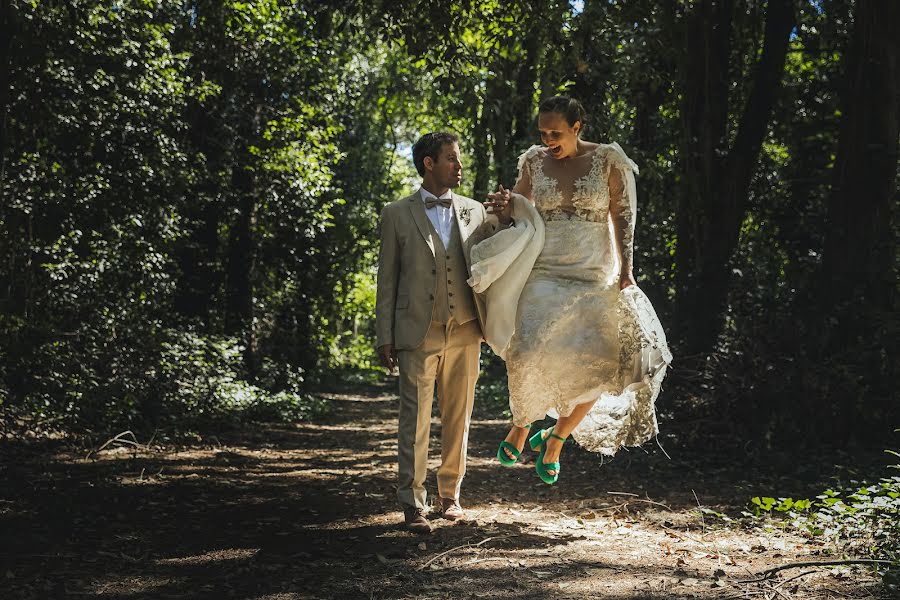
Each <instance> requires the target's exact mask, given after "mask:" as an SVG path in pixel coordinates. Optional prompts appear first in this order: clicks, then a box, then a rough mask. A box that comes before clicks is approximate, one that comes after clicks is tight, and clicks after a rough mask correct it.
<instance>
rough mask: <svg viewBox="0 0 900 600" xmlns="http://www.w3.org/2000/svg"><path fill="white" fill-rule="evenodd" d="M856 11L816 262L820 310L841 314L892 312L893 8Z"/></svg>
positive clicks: (897, 48) (898, 64) (875, 1)
mask: <svg viewBox="0 0 900 600" xmlns="http://www.w3.org/2000/svg"><path fill="white" fill-rule="evenodd" d="M855 12H856V14H855V19H854V21H855V25H854V32H853V40H852V42H851V48H850V52H849V54H848V57H847V64H848V67H847V70H846V76H847V85H846V87H845V96H844V99H843V104H844V111H843V113H844V117H843V119H842V122H841V132H840V137H839V139H838V151H837V159H836V162H835V166H834V179H833V183H832V190H831V196H830V199H829V203H828V222H827V230H826V237H825V251H824V256H823V265H822V267H823V268H822V272H823V281H822V296H823V299H824V300H825V304H826V310H825V312H831V311H838V312H847V313H848V314H853V313H856V312H858V311H859V309H860V307H862V306H863V305H864V304H865V305H866V306H868V307H871V308H872V309H875V310H878V309H883V310H886V311H889V310H891V307H892V306H893V302H892V295H893V294H894V293H895V288H896V281H897V278H896V275H895V274H894V273H893V268H894V266H893V263H894V256H895V254H894V242H893V234H892V232H893V227H892V224H891V218H892V214H891V212H892V211H891V207H892V206H893V205H895V204H896V202H897V188H896V179H895V177H896V174H897V160H898V141H897V140H898V135H900V36H898V30H897V27H898V26H900V3H898V2H884V1H881V0H859V1H858V2H857V4H856V11H855ZM848 303H852V306H844V305H847V304H848ZM843 308H846V309H847V310H846V311H843V310H842V309H843ZM848 325H849V323H848Z"/></svg>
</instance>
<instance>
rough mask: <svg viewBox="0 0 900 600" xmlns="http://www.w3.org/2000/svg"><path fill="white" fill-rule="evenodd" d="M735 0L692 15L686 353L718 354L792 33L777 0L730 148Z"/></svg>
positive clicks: (684, 237) (681, 224) (683, 312)
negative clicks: (737, 254) (753, 187)
mask: <svg viewBox="0 0 900 600" xmlns="http://www.w3.org/2000/svg"><path fill="white" fill-rule="evenodd" d="M732 10H733V7H732V5H731V2H730V0H724V1H722V2H716V1H715V0H706V1H704V2H703V3H702V4H701V5H700V7H699V8H697V9H696V11H695V13H694V14H693V15H692V16H691V17H690V19H691V23H690V24H689V27H688V31H689V34H688V35H689V40H688V61H689V62H688V77H687V80H686V89H685V111H684V113H685V114H684V118H685V134H686V137H685V142H684V146H685V149H684V152H683V154H684V175H685V185H684V189H683V191H682V193H683V196H682V198H681V205H680V206H679V211H678V246H677V250H676V267H677V276H676V282H677V286H678V306H677V310H678V319H677V323H678V324H679V326H680V327H681V328H682V331H681V338H682V340H683V341H684V348H683V351H684V352H685V353H686V354H688V355H691V354H702V353H706V352H709V351H711V350H713V348H714V347H715V343H716V339H717V337H718V335H719V333H720V331H721V327H722V322H723V317H724V313H725V308H726V303H727V298H728V290H729V284H730V280H731V267H730V261H731V257H732V254H733V253H734V250H735V248H736V247H737V244H738V240H739V235H740V227H741V223H742V222H743V220H744V216H745V213H746V206H747V198H748V195H749V189H750V180H751V177H752V175H753V172H754V170H755V169H756V164H757V161H758V157H759V151H760V147H761V145H762V141H763V139H764V137H765V135H766V129H767V125H768V122H769V118H770V116H771V112H772V107H773V105H774V103H775V98H776V96H777V93H778V89H779V87H780V82H781V78H782V74H783V71H784V62H785V57H786V55H787V45H788V41H789V37H790V32H791V30H792V29H793V27H794V22H795V20H794V12H793V5H792V4H791V1H790V0H770V1H769V3H768V8H767V12H766V25H765V34H764V41H763V50H762V56H761V57H760V60H759V62H758V64H757V65H756V72H755V75H754V82H753V88H752V90H751V92H750V97H749V99H748V101H747V103H746V105H745V107H744V110H743V113H742V116H741V119H740V124H739V128H738V131H737V135H736V137H735V141H734V144H733V146H732V148H731V149H730V150H729V149H728V144H727V140H726V126H727V121H728V100H727V98H728V86H729V78H728V55H729V51H730V39H729V38H730V33H731V18H732Z"/></svg>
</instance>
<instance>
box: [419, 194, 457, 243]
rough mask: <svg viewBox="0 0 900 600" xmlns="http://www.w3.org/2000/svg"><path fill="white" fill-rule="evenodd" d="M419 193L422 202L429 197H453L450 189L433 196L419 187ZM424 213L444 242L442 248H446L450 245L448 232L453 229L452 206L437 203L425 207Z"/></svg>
mask: <svg viewBox="0 0 900 600" xmlns="http://www.w3.org/2000/svg"><path fill="white" fill-rule="evenodd" d="M419 193H420V194H421V196H422V202H423V203H424V202H425V201H426V200H428V199H429V198H438V199H439V200H440V199H443V198H452V197H453V195H452V194H451V193H450V190H447V191H446V192H444V193H443V194H441V195H440V197H438V196H435V195H434V194H432V193H431V192H429V191H428V190H426V189H425V188H419ZM425 214H426V215H428V220H429V221H431V224H432V225H434V230H435V231H437V232H438V235H439V236H440V237H441V242H443V244H444V249H446V248H447V246H449V245H450V232H452V231H453V207H452V206H451V207H449V208H444V207H443V206H441V205H440V204H438V205H436V206H432V207H431V208H427V207H426V208H425Z"/></svg>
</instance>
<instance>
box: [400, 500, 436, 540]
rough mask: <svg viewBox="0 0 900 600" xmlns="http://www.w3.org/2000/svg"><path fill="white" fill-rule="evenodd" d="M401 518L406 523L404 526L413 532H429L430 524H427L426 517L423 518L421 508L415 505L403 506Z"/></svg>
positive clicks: (423, 512) (423, 513)
mask: <svg viewBox="0 0 900 600" xmlns="http://www.w3.org/2000/svg"><path fill="white" fill-rule="evenodd" d="M403 520H404V521H405V523H406V528H407V529H409V530H410V531H412V532H413V533H431V525H429V524H428V519H426V518H425V510H424V509H422V508H416V507H415V506H410V507H408V508H404V509H403Z"/></svg>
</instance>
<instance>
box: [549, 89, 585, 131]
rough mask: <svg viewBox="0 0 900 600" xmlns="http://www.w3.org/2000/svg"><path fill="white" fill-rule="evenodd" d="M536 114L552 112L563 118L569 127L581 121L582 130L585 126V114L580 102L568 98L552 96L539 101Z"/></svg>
mask: <svg viewBox="0 0 900 600" xmlns="http://www.w3.org/2000/svg"><path fill="white" fill-rule="evenodd" d="M538 112H542V113H546V112H554V113H558V114H560V115H562V116H563V117H565V119H566V122H567V123H568V124H569V127H571V126H572V125H574V124H575V121H581V127H582V129H583V128H584V126H585V125H586V124H587V113H586V112H585V110H584V106H582V105H581V102H579V101H578V100H576V99H575V98H572V97H570V96H552V97H550V98H545V99H543V100H541V104H540V106H539V107H538Z"/></svg>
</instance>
